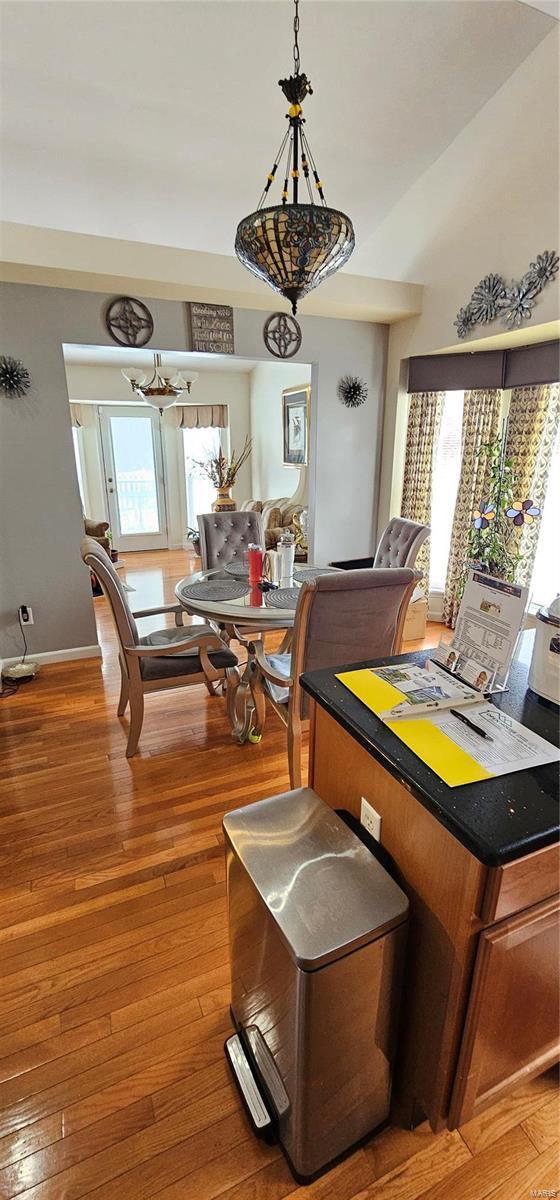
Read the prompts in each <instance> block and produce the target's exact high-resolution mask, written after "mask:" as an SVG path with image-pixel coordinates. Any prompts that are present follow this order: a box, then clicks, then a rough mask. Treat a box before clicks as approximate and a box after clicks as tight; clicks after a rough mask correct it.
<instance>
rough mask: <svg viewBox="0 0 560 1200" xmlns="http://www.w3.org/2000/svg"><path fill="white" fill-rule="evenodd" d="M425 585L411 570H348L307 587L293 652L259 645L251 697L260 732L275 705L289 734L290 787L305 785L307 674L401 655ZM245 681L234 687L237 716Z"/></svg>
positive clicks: (321, 577) (235, 682) (301, 599)
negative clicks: (418, 588) (416, 592)
mask: <svg viewBox="0 0 560 1200" xmlns="http://www.w3.org/2000/svg"><path fill="white" fill-rule="evenodd" d="M417 581H418V574H417V572H416V571H413V570H411V569H410V567H405V568H401V569H399V568H398V567H397V568H396V569H395V568H381V569H380V570H377V571H372V570H371V568H366V569H365V570H361V571H341V572H340V573H339V572H336V573H333V574H332V575H331V574H329V575H319V576H318V577H317V578H316V579H313V580H311V581H310V582H309V583H306V584H304V585H303V587H302V588H301V590H300V594H299V597H298V603H297V608H296V618H295V624H294V636H293V642H292V649H291V653H289V654H285V653H281V652H279V651H277V652H276V653H274V654H267V653H266V650H265V648H264V645H263V644H262V642H254V643H253V644H252V650H253V652H254V656H255V664H256V666H255V672H254V675H253V678H252V681H251V692H252V697H253V702H254V707H255V724H254V727H253V728H254V731H255V732H256V733H257V734H258V733H260V732H261V731H262V727H263V725H264V719H265V702H266V701H268V702H269V703H270V705H271V706H272V708H273V709H274V711H275V713H276V714H277V716H279V717H280V720H281V721H282V722H283V724H284V725H285V726H286V728H287V732H288V764H289V769H290V787H292V788H296V787H301V748H302V725H303V723H304V722H305V721H307V720H308V717H309V711H308V709H309V703H308V698H307V696H306V693H305V692H304V691H303V689H302V687H301V685H300V676H301V675H302V673H303V672H304V671H315V670H317V668H319V667H339V668H340V667H342V666H344V664H345V663H356V662H361V661H367V660H368V659H374V658H385V657H387V656H389V655H393V654H399V653H400V650H401V642H402V634H403V628H404V620H405V616H406V611H407V608H408V605H409V602H410V597H411V595H412V592H413V589H414V587H415V585H416V583H417ZM238 686H239V676H232V677H231V680H230V681H228V702H229V705H230V711H231V710H232V709H233V707H234V705H235V693H236V691H237V688H238Z"/></svg>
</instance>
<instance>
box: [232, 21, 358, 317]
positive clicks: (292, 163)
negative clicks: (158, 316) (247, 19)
mask: <svg viewBox="0 0 560 1200" xmlns="http://www.w3.org/2000/svg"><path fill="white" fill-rule="evenodd" d="M294 5H295V17H294V71H293V74H292V75H290V78H289V79H280V80H279V86H280V87H281V88H282V91H283V93H284V95H285V97H286V99H287V101H288V102H289V105H290V107H289V110H288V113H287V114H286V115H287V119H288V122H289V124H288V129H287V131H286V134H285V136H284V138H283V139H282V142H281V145H280V149H279V151H278V153H277V155H276V158H275V159H274V163H273V165H272V168H271V170H270V173H269V175H268V177H267V180H266V184H265V186H264V190H263V193H262V196H261V198H260V201H259V205H258V208H257V210H256V212H253V213H251V214H250V215H249V216H248V217H244V218H243V220H242V221H240V222H239V225H238V226H237V234H236V237H235V253H236V254H237V257H238V259H239V261H240V262H242V263H243V266H244V267H247V269H248V270H249V271H251V272H252V274H253V275H256V276H257V278H258V279H263V280H264V282H265V283H268V284H269V286H270V287H271V288H274V291H275V292H280V295H281V296H285V297H286V299H287V300H289V301H290V303H291V306H292V312H293V313H295V312H296V311H297V305H298V302H299V300H300V299H301V297H302V296H305V295H307V293H308V292H310V291H312V289H313V288H316V287H318V285H319V284H320V283H322V282H323V280H324V279H327V277H328V276H329V275H333V274H334V272H335V271H338V270H339V269H340V267H342V266H343V265H344V263H345V262H347V261H348V259H349V258H350V255H351V253H352V251H353V249H354V229H353V226H352V222H351V220H350V218H349V217H347V216H346V215H345V213H343V212H339V211H338V209H336V208H327V204H326V201H325V196H324V193H323V184H322V182H321V179H320V177H319V173H318V171H317V167H316V165H315V161H314V158H313V155H312V153H311V150H310V148H309V142H308V140H307V136H306V134H305V131H304V128H303V126H304V124H305V120H304V117H303V116H302V101H303V100H304V99H305V97H306V96H307V95H311V94H312V91H313V89H312V87H311V84H310V82H309V80H308V78H307V76H306V75H304V74H302V73H301V72H300V58H299V45H298V32H299V11H298V7H299V0H294ZM283 163H285V166H284V187H283V190H282V203H281V204H277V205H274V206H273V207H270V208H269V207H265V200H266V198H267V196H268V193H269V191H270V189H271V187H272V185H273V183H274V182H275V179H276V174H277V171H278V170H279V168H281V166H282V164H283ZM290 187H291V199H290V191H289V188H290ZM300 189H301V190H302V191H304V190H305V191H306V192H307V194H308V199H306V200H305V201H304V202H301V201H300V198H299V197H300ZM315 194H316V195H317V198H318V202H317V203H316V202H315Z"/></svg>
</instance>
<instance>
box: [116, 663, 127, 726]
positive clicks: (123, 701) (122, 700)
mask: <svg viewBox="0 0 560 1200" xmlns="http://www.w3.org/2000/svg"><path fill="white" fill-rule="evenodd" d="M128 690H129V688H128V675H125V672H124V671H123V669H122V666H121V694H120V696H119V703H118V707H117V716H118V717H122V716H123V714H124V711H125V709H126V706H127V704H128Z"/></svg>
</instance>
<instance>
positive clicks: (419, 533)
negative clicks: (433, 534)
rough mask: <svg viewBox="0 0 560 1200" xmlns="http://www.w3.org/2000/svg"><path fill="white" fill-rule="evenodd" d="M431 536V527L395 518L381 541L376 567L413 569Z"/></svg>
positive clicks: (376, 557) (376, 556) (403, 518)
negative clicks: (421, 548) (423, 546)
mask: <svg viewBox="0 0 560 1200" xmlns="http://www.w3.org/2000/svg"><path fill="white" fill-rule="evenodd" d="M429 536H430V526H429V525H419V524H418V522H417V521H408V520H407V519H406V517H393V518H392V520H391V521H389V524H388V526H387V528H386V529H385V530H384V532H383V533H382V534H381V537H380V539H379V545H378V547H377V550H376V552H375V558H374V560H373V565H374V567H413V566H414V564H415V562H416V559H417V557H418V551H419V550H420V547H421V546H422V545H423V544H424V542H425V541H426V538H429Z"/></svg>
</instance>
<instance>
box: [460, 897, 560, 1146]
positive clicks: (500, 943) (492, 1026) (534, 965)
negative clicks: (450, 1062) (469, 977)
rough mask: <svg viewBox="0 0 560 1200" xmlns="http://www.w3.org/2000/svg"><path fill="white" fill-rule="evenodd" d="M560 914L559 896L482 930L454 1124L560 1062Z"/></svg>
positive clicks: (465, 1032) (465, 1027)
mask: <svg viewBox="0 0 560 1200" xmlns="http://www.w3.org/2000/svg"><path fill="white" fill-rule="evenodd" d="M559 917H560V899H559V898H558V897H555V898H554V899H552V900H546V901H544V903H542V904H537V905H535V906H534V907H533V908H529V909H527V910H526V911H524V912H522V913H520V914H519V915H518V916H516V917H510V918H509V919H508V920H506V921H502V922H500V924H498V925H493V926H492V927H491V928H490V929H487V930H485V931H484V932H483V933H482V934H481V935H480V938H479V943H478V951H477V956H476V965H475V971H474V977H473V982H472V987H471V991H470V998H469V1005H468V1010H467V1015H466V1020H465V1025H464V1034H463V1041H462V1045H461V1053H460V1055H459V1062H458V1067H457V1073H456V1076H455V1086H454V1089H453V1096H452V1100H451V1108H450V1113H449V1117H450V1121H449V1123H450V1125H451V1126H452V1127H455V1126H457V1125H462V1124H463V1122H465V1121H469V1120H470V1118H471V1117H473V1116H474V1115H475V1114H476V1113H478V1112H480V1111H481V1109H483V1108H486V1107H487V1106H488V1105H490V1104H494V1102H495V1101H496V1100H499V1099H500V1097H501V1096H502V1094H503V1093H504V1092H506V1091H509V1090H510V1088H512V1087H515V1085H516V1084H518V1083H519V1082H520V1080H523V1079H527V1078H530V1076H531V1075H537V1074H539V1073H540V1072H541V1071H544V1070H546V1068H547V1067H549V1066H551V1065H552V1064H553V1063H554V1062H556V1060H557V1058H558V1053H559V1049H560V1047H559V1038H558V1012H559V1004H558V1000H559V996H558V946H559V940H558V938H559Z"/></svg>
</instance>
